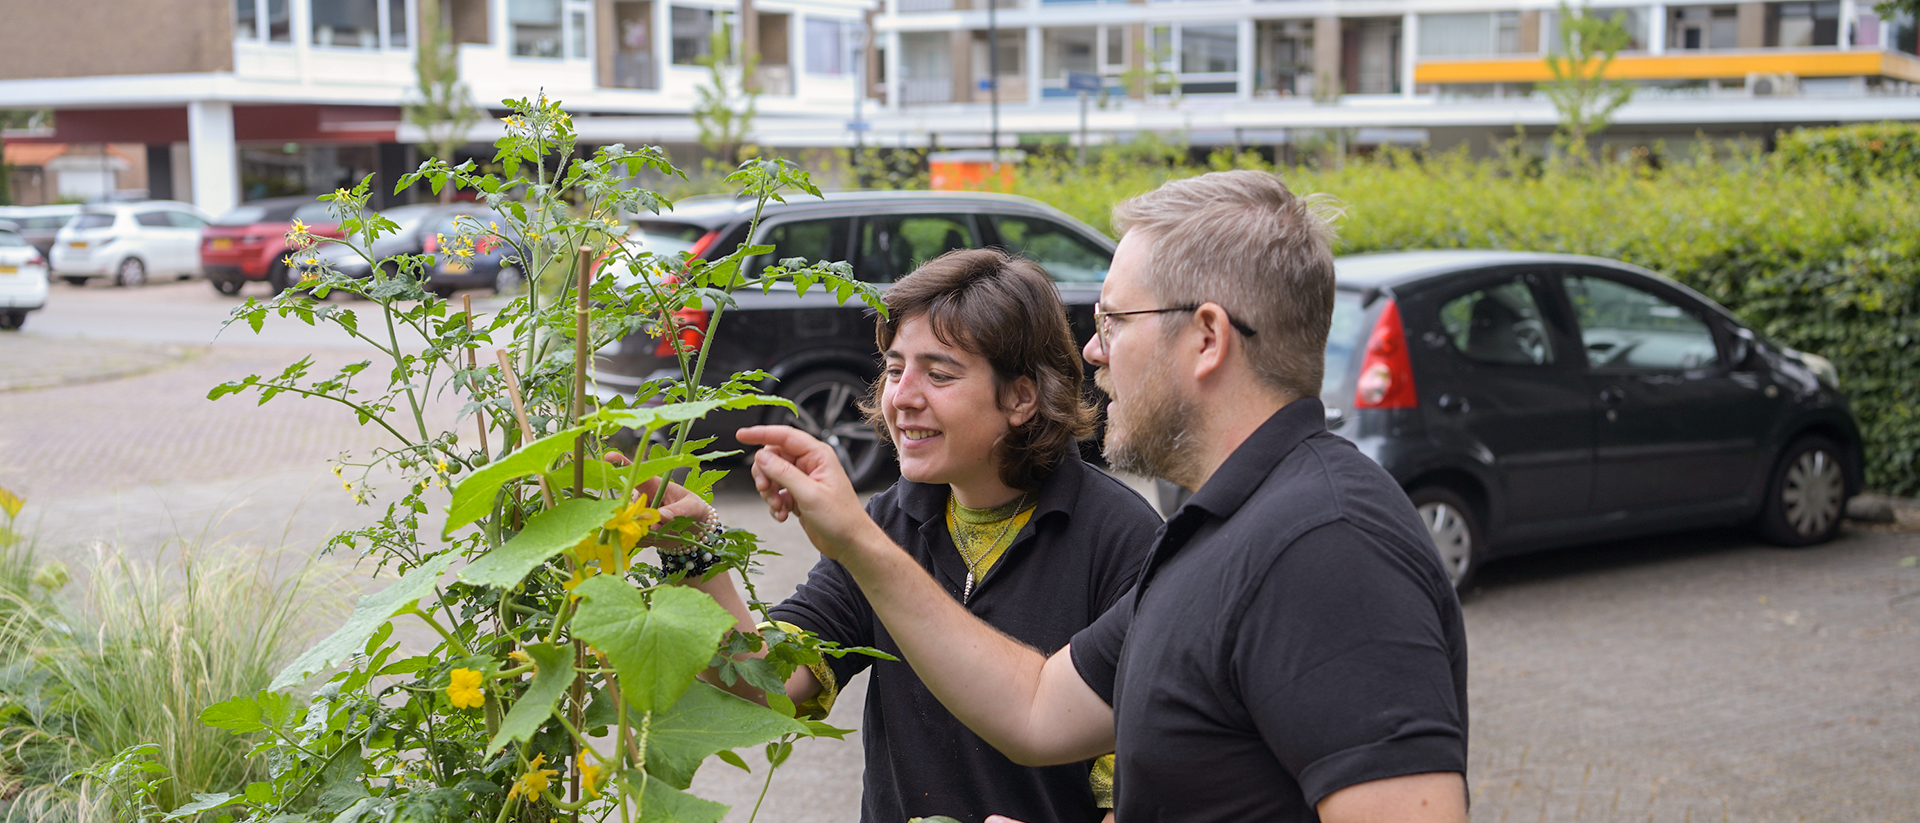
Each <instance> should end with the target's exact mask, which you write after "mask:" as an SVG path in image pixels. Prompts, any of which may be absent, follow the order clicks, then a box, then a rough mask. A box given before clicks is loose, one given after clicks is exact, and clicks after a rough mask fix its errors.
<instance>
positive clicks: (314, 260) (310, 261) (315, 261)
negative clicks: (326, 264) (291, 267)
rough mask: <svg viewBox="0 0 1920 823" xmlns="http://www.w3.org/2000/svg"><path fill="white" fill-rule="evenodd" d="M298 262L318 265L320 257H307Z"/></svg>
mask: <svg viewBox="0 0 1920 823" xmlns="http://www.w3.org/2000/svg"><path fill="white" fill-rule="evenodd" d="M300 263H301V265H306V266H318V265H320V258H318V257H309V258H307V259H305V260H302V261H300Z"/></svg>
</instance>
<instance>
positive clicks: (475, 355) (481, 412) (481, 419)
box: [460, 294, 493, 462]
mask: <svg viewBox="0 0 1920 823" xmlns="http://www.w3.org/2000/svg"><path fill="white" fill-rule="evenodd" d="M460 303H461V306H462V310H463V311H465V312H466V315H467V317H466V320H467V336H468V337H469V338H471V337H472V336H473V295H471V294H463V295H460ZM477 368H480V353H479V351H478V350H476V349H474V348H473V347H472V346H468V347H467V370H468V371H472V370H474V369H477ZM473 419H474V420H475V421H477V422H478V423H479V424H480V458H481V459H482V460H486V461H488V462H492V460H493V458H492V457H490V456H488V454H487V410H486V409H474V410H473Z"/></svg>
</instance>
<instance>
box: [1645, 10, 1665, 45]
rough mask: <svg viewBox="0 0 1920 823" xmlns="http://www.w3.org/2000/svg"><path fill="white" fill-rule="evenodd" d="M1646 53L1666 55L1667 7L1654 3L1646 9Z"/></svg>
mask: <svg viewBox="0 0 1920 823" xmlns="http://www.w3.org/2000/svg"><path fill="white" fill-rule="evenodd" d="M1647 15H1648V17H1647V53H1648V54H1666V53H1667V5H1666V4H1665V3H1655V4H1654V5H1653V7H1652V8H1649V9H1647Z"/></svg>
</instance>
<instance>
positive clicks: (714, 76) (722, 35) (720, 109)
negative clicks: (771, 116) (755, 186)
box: [693, 25, 760, 169]
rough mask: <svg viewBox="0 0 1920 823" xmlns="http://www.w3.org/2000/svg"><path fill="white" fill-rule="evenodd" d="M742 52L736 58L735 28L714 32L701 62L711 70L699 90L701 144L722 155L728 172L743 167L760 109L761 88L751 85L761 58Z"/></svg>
mask: <svg viewBox="0 0 1920 823" xmlns="http://www.w3.org/2000/svg"><path fill="white" fill-rule="evenodd" d="M740 51H741V52H742V54H740V55H738V56H736V54H735V52H734V48H733V27H732V26H728V25H722V26H720V27H719V28H718V29H715V30H714V32H713V34H712V35H710V36H709V38H708V40H707V53H706V55H705V56H703V57H701V58H700V60H699V62H700V65H702V66H705V67H706V69H707V82H706V83H704V84H702V85H700V86H699V87H698V88H697V89H696V91H698V92H699V93H700V102H698V103H695V104H694V107H693V122H694V124H695V125H698V126H699V127H700V145H701V146H704V147H705V148H706V149H707V151H710V152H713V153H715V154H718V155H720V162H722V163H725V164H726V167H727V168H728V169H732V168H734V167H736V166H739V165H740V147H741V146H742V145H743V144H745V143H746V140H747V133H748V132H750V131H752V130H753V118H754V115H755V114H756V113H758V110H759V106H760V89H759V88H757V87H755V86H754V85H753V83H752V82H751V78H752V77H753V74H754V71H755V70H756V69H758V68H759V67H760V55H759V54H758V53H755V52H752V51H751V50H749V49H745V48H742V49H741V50H740Z"/></svg>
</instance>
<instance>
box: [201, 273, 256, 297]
mask: <svg viewBox="0 0 1920 823" xmlns="http://www.w3.org/2000/svg"><path fill="white" fill-rule="evenodd" d="M207 282H208V283H211V284H212V285H213V290H214V291H217V292H219V293H221V294H224V295H226V296H228V297H232V296H234V295H236V294H239V293H240V288H241V287H242V286H245V285H246V284H247V282H246V281H245V280H224V279H221V278H218V277H213V278H208V280H207Z"/></svg>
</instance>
